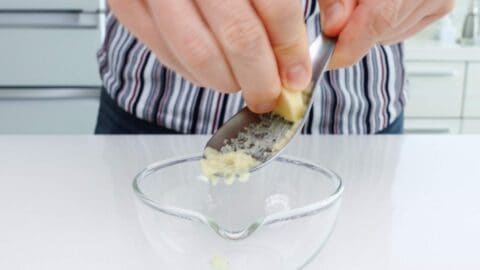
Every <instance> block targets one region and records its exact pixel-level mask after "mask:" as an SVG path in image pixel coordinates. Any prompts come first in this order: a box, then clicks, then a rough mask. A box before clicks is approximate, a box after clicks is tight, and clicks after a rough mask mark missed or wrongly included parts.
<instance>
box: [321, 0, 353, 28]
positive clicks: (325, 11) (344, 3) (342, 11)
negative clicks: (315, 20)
mask: <svg viewBox="0 0 480 270" xmlns="http://www.w3.org/2000/svg"><path fill="white" fill-rule="evenodd" d="M318 4H319V6H320V15H321V16H320V18H321V21H322V22H321V24H322V30H323V33H325V35H327V36H332V37H336V36H338V35H339V34H340V32H341V31H342V30H343V28H344V27H345V26H346V24H347V22H348V19H349V17H350V16H351V15H352V13H353V9H354V7H355V6H356V5H357V0H318Z"/></svg>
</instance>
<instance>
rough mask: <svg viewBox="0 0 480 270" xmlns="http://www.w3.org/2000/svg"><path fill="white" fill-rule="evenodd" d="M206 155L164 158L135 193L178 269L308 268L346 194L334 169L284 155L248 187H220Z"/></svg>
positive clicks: (147, 225) (149, 228)
mask: <svg viewBox="0 0 480 270" xmlns="http://www.w3.org/2000/svg"><path fill="white" fill-rule="evenodd" d="M200 159H201V156H190V157H185V158H180V159H174V160H167V161H161V162H158V163H155V164H152V165H150V166H149V167H147V168H145V169H144V170H143V171H142V172H140V173H139V174H138V175H137V176H136V178H135V180H134V182H133V189H134V192H135V194H136V195H137V196H136V197H137V198H138V200H136V201H137V203H136V205H137V209H138V214H139V218H140V223H141V225H142V228H143V230H144V233H145V235H146V237H147V239H148V240H149V242H150V243H151V244H152V246H153V247H154V249H155V250H156V251H157V254H158V255H159V256H160V259H161V260H162V262H163V263H165V264H167V265H170V267H176V268H175V269H209V270H227V269H228V270H235V269H242V270H243V269H300V268H302V267H303V266H305V265H306V264H307V263H308V262H309V261H310V260H311V259H312V258H313V257H314V256H315V255H316V254H317V253H318V251H319V250H320V248H321V247H322V246H323V245H324V243H325V242H326V240H327V238H328V236H329V235H330V233H331V232H332V229H333V227H334V224H335V219H336V217H337V212H338V209H339V205H340V200H341V196H342V192H343V186H342V181H341V179H340V177H338V176H337V175H336V174H335V173H334V172H332V171H330V170H328V169H325V168H322V167H320V166H317V165H315V164H312V163H309V162H306V161H302V160H298V159H294V158H289V157H280V158H277V159H276V160H274V161H273V162H272V163H271V164H269V165H268V166H266V167H264V168H262V169H260V170H258V171H255V172H252V173H251V175H250V178H249V180H248V181H247V182H245V183H242V182H239V181H236V182H235V183H234V184H233V185H226V184H225V183H223V182H222V181H220V182H219V184H218V185H216V186H212V185H211V184H210V183H209V182H208V181H206V180H205V179H204V177H202V176H201V168H200V162H199V161H200Z"/></svg>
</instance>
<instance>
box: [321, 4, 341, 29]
mask: <svg viewBox="0 0 480 270" xmlns="http://www.w3.org/2000/svg"><path fill="white" fill-rule="evenodd" d="M344 10H345V8H344V6H343V4H342V3H341V2H334V3H332V4H331V5H329V6H328V7H327V8H326V10H324V11H323V12H322V15H323V16H322V27H323V28H327V29H329V28H331V27H335V26H336V25H337V23H338V20H339V19H340V18H341V14H342V13H343V12H344Z"/></svg>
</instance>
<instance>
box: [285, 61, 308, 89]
mask: <svg viewBox="0 0 480 270" xmlns="http://www.w3.org/2000/svg"><path fill="white" fill-rule="evenodd" d="M309 82H310V78H309V77H308V72H307V69H306V68H305V66H304V65H301V64H300V65H296V66H293V67H291V68H289V69H288V71H287V82H286V85H285V86H286V87H287V88H288V89H290V90H304V89H305V88H306V87H307V86H308V84H309Z"/></svg>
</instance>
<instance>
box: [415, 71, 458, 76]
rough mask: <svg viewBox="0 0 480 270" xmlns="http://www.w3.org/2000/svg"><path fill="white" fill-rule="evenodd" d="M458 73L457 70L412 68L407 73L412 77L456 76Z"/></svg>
mask: <svg viewBox="0 0 480 270" xmlns="http://www.w3.org/2000/svg"><path fill="white" fill-rule="evenodd" d="M457 74H458V72H457V71H456V70H411V71H407V75H408V76H411V77H454V76H456V75H457Z"/></svg>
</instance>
